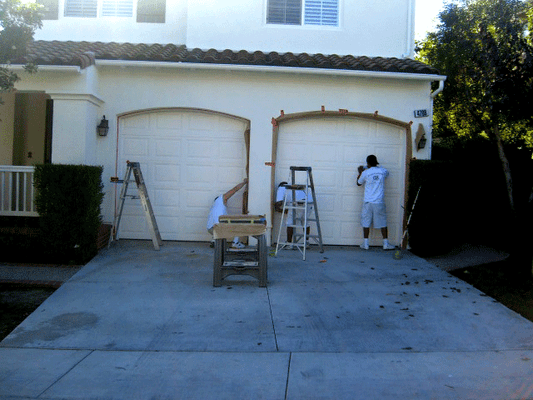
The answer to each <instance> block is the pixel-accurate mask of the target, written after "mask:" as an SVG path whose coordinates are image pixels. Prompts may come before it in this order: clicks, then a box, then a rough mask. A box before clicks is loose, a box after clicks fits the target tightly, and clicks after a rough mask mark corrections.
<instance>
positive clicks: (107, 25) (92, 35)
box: [35, 0, 187, 44]
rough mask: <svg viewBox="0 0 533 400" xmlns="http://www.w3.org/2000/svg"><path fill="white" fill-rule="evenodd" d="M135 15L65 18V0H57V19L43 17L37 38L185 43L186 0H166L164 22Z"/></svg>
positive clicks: (134, 12) (134, 13)
mask: <svg viewBox="0 0 533 400" xmlns="http://www.w3.org/2000/svg"><path fill="white" fill-rule="evenodd" d="M136 3H137V2H136V1H134V10H133V16H132V17H126V18H119V17H98V18H78V17H65V16H64V10H65V0H58V11H59V12H58V19H57V20H44V21H43V28H42V29H40V30H38V31H37V32H36V33H35V40H72V41H91V42H98V41H99V42H119V43H120V42H129V43H178V44H185V40H186V31H187V0H171V1H170V0H167V4H166V13H165V14H166V15H165V23H138V22H136V17H135V16H136Z"/></svg>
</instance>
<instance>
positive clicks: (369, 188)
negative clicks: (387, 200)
mask: <svg viewBox="0 0 533 400" xmlns="http://www.w3.org/2000/svg"><path fill="white" fill-rule="evenodd" d="M387 176H389V171H387V170H386V169H385V168H382V167H370V168H368V169H365V170H364V171H363V173H362V174H361V177H360V178H359V180H358V181H357V183H359V184H360V185H363V184H364V185H365V198H364V202H365V203H383V202H384V197H385V178H386V177H387Z"/></svg>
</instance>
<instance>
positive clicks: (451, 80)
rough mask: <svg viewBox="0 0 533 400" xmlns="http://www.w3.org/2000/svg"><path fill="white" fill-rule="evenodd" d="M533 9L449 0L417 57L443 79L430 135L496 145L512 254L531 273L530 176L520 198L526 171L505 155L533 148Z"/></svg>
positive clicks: (516, 0)
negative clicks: (518, 179) (532, 26)
mask: <svg viewBox="0 0 533 400" xmlns="http://www.w3.org/2000/svg"><path fill="white" fill-rule="evenodd" d="M532 9H533V3H532V2H531V1H520V0H456V1H453V2H451V3H448V4H446V6H445V8H444V11H442V12H441V14H440V16H439V17H440V24H439V25H438V27H437V31H436V32H433V33H430V34H428V36H427V37H426V39H425V40H424V41H423V42H422V43H421V44H420V46H419V48H418V57H419V58H420V59H421V60H422V61H424V62H426V63H428V64H430V65H432V66H434V67H436V68H438V69H439V70H440V72H441V73H442V74H444V75H447V77H448V78H447V82H446V86H445V90H444V91H443V93H442V94H441V95H440V96H439V97H437V99H436V101H435V110H434V115H435V120H434V132H435V134H436V135H438V136H440V137H443V138H450V137H479V136H482V137H486V138H488V139H489V140H490V141H491V142H492V143H494V146H495V148H496V149H497V152H498V156H499V159H500V163H501V169H502V172H503V176H504V178H505V187H506V192H507V199H508V202H509V207H510V210H511V213H512V216H513V220H514V224H513V225H512V226H514V230H516V231H517V233H518V232H519V233H518V235H517V237H515V238H514V240H515V243H516V245H517V246H516V248H514V249H513V252H512V254H514V255H519V257H518V258H520V259H521V261H520V263H521V265H523V266H524V268H522V272H524V271H526V270H527V271H528V275H530V274H531V255H532V252H531V250H530V245H529V242H530V239H531V237H530V235H528V234H524V230H525V229H527V230H528V231H529V232H530V229H529V226H531V207H532V204H533V190H531V189H532V188H531V179H527V180H525V181H526V182H527V183H525V184H526V185H529V188H528V191H527V192H526V193H527V194H526V195H524V190H523V185H522V186H521V187H519V186H520V185H517V184H515V181H514V180H513V178H516V177H518V174H519V173H521V174H522V175H523V174H527V175H528V176H530V175H531V174H530V172H524V171H517V172H516V173H514V174H513V171H512V169H511V163H510V157H509V153H510V152H511V151H515V150H516V151H520V152H522V153H526V154H528V155H529V157H530V159H531V150H532V149H533V135H532V132H533V113H532V112H531V106H530V104H531V100H533V97H532V96H533V47H532V44H531V34H530V32H529V30H528V29H527V25H528V17H531V16H532V15H533V10H532ZM529 19H531V18H529ZM525 227H527V228H525ZM524 228H525V229H524ZM521 237H525V238H526V239H528V240H522V238H521ZM521 249H522V250H521ZM526 249H527V250H526ZM525 253H527V255H526V254H525ZM526 268H527V269H526Z"/></svg>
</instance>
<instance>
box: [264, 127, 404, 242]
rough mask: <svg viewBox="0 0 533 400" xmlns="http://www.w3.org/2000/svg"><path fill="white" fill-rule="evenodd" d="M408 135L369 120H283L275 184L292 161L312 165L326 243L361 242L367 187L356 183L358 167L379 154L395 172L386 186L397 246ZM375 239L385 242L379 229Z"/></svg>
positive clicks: (276, 226) (373, 234) (284, 177)
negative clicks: (364, 199) (361, 215)
mask: <svg viewBox="0 0 533 400" xmlns="http://www.w3.org/2000/svg"><path fill="white" fill-rule="evenodd" d="M405 135H406V133H405V129H404V128H401V127H398V126H394V125H390V124H384V123H378V122H375V121H371V120H365V119H355V118H323V119H316V118H315V119H308V120H299V121H287V122H282V123H280V126H279V133H278V150H277V158H276V182H275V184H276V186H277V185H278V184H279V182H281V181H287V180H288V177H289V167H290V166H291V165H301V166H311V167H312V169H313V172H312V173H313V180H314V184H315V190H316V193H317V203H318V211H319V217H320V226H321V229H322V238H323V242H324V243H325V244H335V245H355V244H360V243H361V242H362V239H363V232H362V228H361V225H360V213H361V208H362V204H363V188H362V187H357V185H356V182H355V180H356V178H357V174H358V173H357V167H358V166H359V165H366V157H367V155H369V154H375V155H376V156H377V158H378V161H379V163H380V166H382V167H384V168H386V169H388V170H389V172H390V175H389V178H388V179H387V180H386V186H385V193H386V196H385V197H386V198H385V202H386V206H387V213H388V221H387V224H388V228H389V239H390V240H391V243H393V244H395V245H398V244H399V242H400V240H401V234H402V231H401V229H402V222H403V208H402V206H403V201H404V182H405V157H406V149H405ZM297 176H298V175H297ZM302 176H305V175H302ZM289 182H290V181H289ZM278 221H279V216H276V218H275V224H274V229H273V233H274V237H273V239H274V240H276V239H277V234H278V229H279V222H278ZM313 225H314V224H312V226H313ZM370 243H371V244H372V245H381V244H382V241H381V232H380V231H379V230H374V229H372V230H371V242H370Z"/></svg>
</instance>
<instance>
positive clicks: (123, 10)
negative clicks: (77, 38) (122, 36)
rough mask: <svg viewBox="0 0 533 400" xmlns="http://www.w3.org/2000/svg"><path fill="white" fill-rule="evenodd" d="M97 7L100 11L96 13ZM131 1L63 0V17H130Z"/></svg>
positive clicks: (131, 13) (131, 11) (131, 14)
mask: <svg viewBox="0 0 533 400" xmlns="http://www.w3.org/2000/svg"><path fill="white" fill-rule="evenodd" d="M99 6H100V7H101V8H100V11H98V8H99ZM132 16H133V0H100V1H99V0H65V17H79V18H96V17H132Z"/></svg>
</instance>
